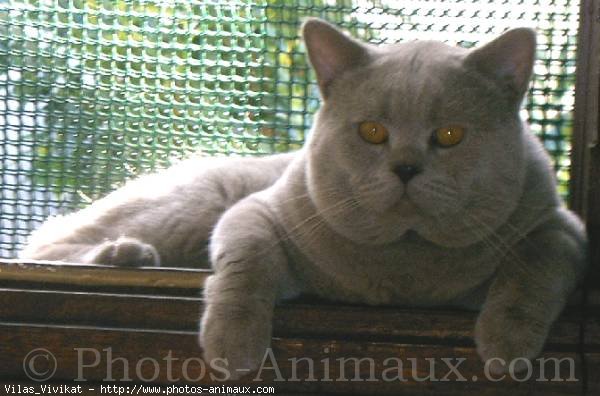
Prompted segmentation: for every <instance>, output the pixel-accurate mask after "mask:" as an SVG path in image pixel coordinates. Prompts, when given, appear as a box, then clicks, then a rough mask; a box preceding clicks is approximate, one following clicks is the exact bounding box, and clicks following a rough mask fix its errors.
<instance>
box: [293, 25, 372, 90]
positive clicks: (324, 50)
mask: <svg viewBox="0 0 600 396" xmlns="http://www.w3.org/2000/svg"><path fill="white" fill-rule="evenodd" d="M302 37H303V38H304V43H305V44H306V49H307V51H308V58H309V60H310V63H311V65H312V67H313V69H314V70H315V72H316V74H317V80H318V83H319V88H320V90H321V95H322V96H323V99H326V98H327V96H328V95H329V87H330V85H331V83H332V82H333V81H334V80H335V79H336V78H337V77H339V76H340V75H341V74H343V73H344V72H345V71H347V70H350V69H352V68H354V67H356V66H357V65H359V64H361V63H364V61H365V59H366V57H367V52H368V51H367V46H366V45H364V44H362V43H361V42H359V41H358V40H355V39H353V38H352V37H349V36H347V35H345V34H344V33H343V32H341V31H340V30H338V29H337V28H336V27H335V26H333V25H331V24H330V23H328V22H325V21H323V20H322V19H318V18H308V19H307V20H306V21H305V22H304V24H303V25H302Z"/></svg>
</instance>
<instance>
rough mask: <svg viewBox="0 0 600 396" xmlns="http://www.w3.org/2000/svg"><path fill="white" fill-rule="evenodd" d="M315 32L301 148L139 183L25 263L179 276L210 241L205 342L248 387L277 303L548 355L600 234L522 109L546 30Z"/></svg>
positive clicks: (44, 235) (493, 350) (36, 246)
mask: <svg viewBox="0 0 600 396" xmlns="http://www.w3.org/2000/svg"><path fill="white" fill-rule="evenodd" d="M303 35H304V39H305V43H306V47H307V50H308V54H309V57H310V61H311V64H312V66H313V68H314V69H315V71H316V74H317V79H318V83H319V88H320V91H321V94H322V97H323V104H322V106H321V108H320V110H319V112H318V113H317V115H316V116H315V121H314V125H313V128H312V132H311V134H310V137H309V139H308V141H307V142H306V144H305V146H304V148H303V149H302V150H300V151H298V152H296V153H291V154H285V155H280V156H275V157H269V158H262V159H235V160H231V161H225V160H218V161H216V160H215V161H210V164H209V162H194V161H195V160H192V161H188V162H184V163H183V164H182V165H181V166H180V167H179V168H177V167H175V168H172V169H171V170H168V171H165V172H162V173H160V174H159V175H151V176H147V177H144V178H142V179H140V181H133V182H131V183H128V184H127V185H126V186H125V187H124V188H123V189H122V190H121V191H120V192H119V191H117V192H115V193H113V194H111V195H109V196H108V197H107V198H105V199H103V200H101V201H99V202H97V203H95V204H94V205H92V206H91V207H90V208H89V209H84V210H83V211H81V212H78V213H75V214H73V215H68V216H65V217H62V218H59V219H58V220H51V221H50V222H49V223H47V224H46V225H44V226H42V228H41V230H40V231H38V232H37V233H36V234H34V235H33V237H32V239H31V243H30V245H29V247H28V248H27V249H26V250H25V251H24V254H23V257H31V258H38V259H62V260H72V261H84V262H99V263H101V262H104V263H108V264H122V265H123V264H136V265H140V264H157V263H158V262H159V261H160V262H161V264H163V265H165V264H166V265H177V264H182V263H183V262H186V261H188V262H189V261H190V260H191V261H194V260H199V256H198V252H200V251H201V246H202V241H203V240H205V239H207V238H208V236H209V234H210V262H211V265H212V267H213V269H214V274H213V275H211V276H210V277H209V278H208V280H207V283H206V285H205V289H204V296H205V300H206V308H205V311H204V313H203V317H202V321H201V332H200V343H201V345H202V347H203V350H204V357H205V359H206V360H207V361H209V362H210V361H212V360H213V359H217V358H224V359H226V361H227V362H228V368H229V369H230V373H231V376H232V378H236V377H238V376H239V375H238V373H245V372H247V370H248V369H250V370H251V369H255V368H257V367H258V365H259V363H260V361H261V360H262V358H263V356H264V353H265V350H266V348H267V347H268V346H269V343H270V339H271V323H272V315H273V308H274V306H275V304H276V303H277V302H279V301H281V300H283V299H287V298H292V297H295V296H298V295H301V294H312V295H317V296H321V297H325V298H328V299H332V300H335V301H344V302H352V303H367V304H391V305H407V306H422V307H428V306H459V307H467V308H473V309H480V310H481V313H480V315H479V318H478V320H477V324H476V331H475V337H476V343H477V347H478V351H479V353H480V355H481V357H482V358H483V359H484V360H490V361H491V362H492V364H491V369H492V371H498V372H501V371H505V370H506V369H507V367H508V363H509V362H510V361H511V360H512V359H515V358H518V357H524V358H533V357H535V356H536V355H537V354H538V353H539V352H540V351H541V350H542V347H543V345H544V342H545V339H546V336H547V334H548V331H549V329H550V327H551V325H552V323H553V321H554V320H555V319H556V317H557V316H558V314H559V313H560V311H561V310H562V308H563V307H564V304H565V302H566V300H567V298H568V296H569V294H570V293H571V291H572V290H573V289H574V287H575V285H576V283H577V281H578V279H580V278H581V276H582V273H583V270H584V268H585V262H586V260H585V258H586V236H585V230H584V227H583V225H582V223H581V222H580V221H579V220H578V219H577V217H576V216H575V215H573V214H572V213H571V212H569V211H568V210H567V209H566V208H564V206H563V205H562V203H561V200H560V198H559V196H558V194H557V191H556V186H555V184H556V182H555V180H554V177H553V170H552V168H551V163H550V159H549V157H548V155H547V154H546V153H545V151H544V149H543V147H542V145H541V143H540V142H539V141H538V139H537V138H536V137H535V136H533V135H532V134H531V133H530V132H529V131H528V130H527V128H526V125H525V124H524V123H523V121H522V120H521V118H520V115H519V112H520V105H521V101H522V99H523V96H524V94H525V92H526V90H527V84H528V82H529V78H530V75H531V70H532V67H533V59H534V51H535V36H534V33H533V32H532V31H530V30H528V29H515V30H512V31H509V32H507V33H505V34H504V35H502V36H501V37H499V38H498V39H496V40H494V41H492V42H491V43H489V44H487V45H485V46H483V47H480V48H478V49H475V50H466V49H461V48H453V47H450V46H447V45H444V44H442V43H438V42H428V41H424V42H413V43H403V44H397V45H392V46H384V47H375V46H370V45H367V44H363V43H360V42H358V41H356V40H354V39H352V38H350V37H348V36H346V35H344V34H343V33H342V32H340V31H339V30H337V29H336V28H334V27H333V26H331V25H329V24H328V23H326V22H323V21H320V20H316V19H310V20H308V21H307V22H306V23H305V25H304V27H303ZM207 161H209V160H207ZM136 183H137V184H136ZM136 197H137V198H136ZM157 197H158V198H157ZM52 222H56V223H54V224H53V223H52ZM215 224H216V225H215ZM493 358H499V359H502V361H504V362H505V363H506V364H502V361H500V360H491V359H493Z"/></svg>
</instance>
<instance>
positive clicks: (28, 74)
mask: <svg viewBox="0 0 600 396" xmlns="http://www.w3.org/2000/svg"><path fill="white" fill-rule="evenodd" d="M578 3H579V2H578V1H571V0H503V1H493V0H410V1H405V0H299V1H295V2H290V1H285V0H257V1H240V0H222V1H216V0H202V1H196V0H187V1H181V0H147V1H144V0H134V1H125V0H0V183H1V192H0V257H13V256H14V255H15V254H16V252H17V251H18V249H19V248H20V247H21V246H22V244H23V243H24V241H25V238H26V236H27V235H28V233H29V232H30V231H31V230H32V229H34V228H35V227H36V226H38V225H39V224H40V222H41V221H42V220H43V219H44V218H45V217H46V216H48V215H50V214H55V213H62V212H66V211H69V210H72V209H74V208H77V207H82V206H85V205H86V204H87V203H89V202H90V201H91V200H93V199H96V198H98V197H101V196H103V195H104V194H106V193H107V192H109V191H111V190H113V189H115V188H116V187H118V186H119V185H121V184H122V183H123V182H124V181H125V180H126V179H128V178H131V177H134V176H135V175H138V174H140V173H144V172H148V171H151V170H152V169H155V168H158V167H163V166H166V165H168V163H169V162H171V161H173V160H174V159H178V158H181V157H183V156H186V155H188V154H189V153H191V152H192V151H195V150H200V151H202V152H203V153H204V154H205V155H263V154H267V153H273V152H281V151H288V150H293V149H297V148H299V147H300V146H301V145H302V142H303V140H304V137H305V135H306V133H307V131H308V129H309V127H310V123H311V115H312V114H313V112H314V111H315V110H316V108H317V106H318V91H317V87H316V84H315V79H314V75H313V73H312V72H311V71H310V70H309V68H308V64H307V61H306V59H305V56H304V49H303V47H302V43H301V42H300V40H299V38H298V28H299V25H300V23H301V20H302V18H304V17H305V16H308V15H312V16H320V17H323V18H325V19H328V20H329V21H331V22H334V23H336V24H338V25H341V26H343V27H344V28H346V29H347V30H349V31H351V32H352V33H353V34H354V35H357V36H359V37H362V38H363V39H366V40H369V41H371V42H375V43H392V42H398V41H407V40H414V39H436V40H443V41H446V42H448V43H451V44H459V45H463V46H473V45H475V44H477V43H478V42H481V41H487V40H489V39H491V38H492V37H495V36H496V35H497V34H499V33H500V32H502V31H504V30H506V29H508V28H511V27H517V26H531V27H535V28H537V30H538V32H539V38H538V39H539V48H538V61H537V63H536V65H535V79H534V82H533V84H532V86H531V90H530V95H529V99H528V101H527V103H526V104H525V105H524V112H525V113H526V114H525V115H526V116H527V117H528V118H529V120H530V123H531V128H532V130H533V131H534V132H535V133H536V134H538V135H539V136H541V137H542V139H543V141H544V143H545V145H546V147H547V149H548V150H549V151H550V152H551V154H552V156H553V158H554V161H555V164H556V171H557V176H558V180H559V187H560V191H561V193H562V194H563V196H566V195H567V194H568V171H569V150H570V146H569V144H570V136H571V117H572V107H573V86H574V72H575V48H576V32H577V22H578V8H579V4H578Z"/></svg>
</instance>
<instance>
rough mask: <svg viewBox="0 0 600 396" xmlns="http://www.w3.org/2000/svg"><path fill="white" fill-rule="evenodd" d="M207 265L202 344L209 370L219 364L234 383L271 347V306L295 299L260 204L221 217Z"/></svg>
mask: <svg viewBox="0 0 600 396" xmlns="http://www.w3.org/2000/svg"><path fill="white" fill-rule="evenodd" d="M211 261H212V265H213V268H214V271H215V273H214V275H212V276H210V277H209V278H208V280H207V282H206V285H205V289H204V298H205V304H206V307H205V310H204V314H203V317H202V321H201V330H200V344H201V346H202V348H203V350H204V359H205V361H206V363H207V364H209V365H211V367H212V365H213V364H215V362H216V361H217V360H216V359H222V360H221V361H224V362H225V364H226V366H227V369H228V373H229V374H230V378H232V379H236V378H239V377H241V376H243V375H245V374H247V373H249V372H250V371H252V370H255V369H257V368H258V367H259V364H260V362H261V361H262V359H263V357H264V356H265V352H266V351H267V348H268V347H269V345H270V342H271V328H272V324H271V322H272V319H273V309H274V306H275V303H276V301H277V300H279V299H281V298H282V297H292V296H293V295H294V294H295V292H294V291H293V290H294V287H293V282H292V281H291V279H292V278H291V276H290V273H289V271H288V267H287V260H286V255H285V253H284V251H283V249H282V247H281V244H280V243H279V239H278V237H277V233H276V232H275V229H274V226H273V224H272V223H271V221H270V220H269V214H268V212H267V211H266V210H265V209H264V207H261V204H260V203H258V202H255V201H254V200H253V199H252V198H249V199H246V200H244V201H242V202H240V203H238V204H237V205H235V206H234V207H233V208H231V209H230V210H229V211H227V212H226V213H225V215H224V216H223V218H222V219H221V220H220V221H219V223H218V224H217V226H216V228H215V232H214V234H213V237H212V238H211Z"/></svg>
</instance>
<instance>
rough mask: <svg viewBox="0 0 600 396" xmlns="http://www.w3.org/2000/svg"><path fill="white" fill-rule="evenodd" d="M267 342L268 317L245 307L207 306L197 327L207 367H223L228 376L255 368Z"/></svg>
mask: <svg viewBox="0 0 600 396" xmlns="http://www.w3.org/2000/svg"><path fill="white" fill-rule="evenodd" d="M270 344H271V320H270V319H269V320H264V318H262V317H261V315H259V314H258V313H257V312H255V311H253V310H251V309H248V308H239V307H226V306H218V307H212V306H208V307H207V309H206V312H205V314H204V316H203V318H202V324H201V329H200V345H201V347H202V349H203V351H204V352H203V355H204V361H205V362H206V363H207V364H208V365H209V367H215V366H219V367H223V366H224V367H226V368H227V373H228V379H231V380H236V379H239V378H241V377H243V376H245V375H247V374H249V373H251V372H253V371H256V370H257V369H258V368H259V367H260V365H261V363H262V361H263V359H264V356H265V354H266V353H267V350H268V348H269V346H270ZM217 359H220V360H219V361H217Z"/></svg>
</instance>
